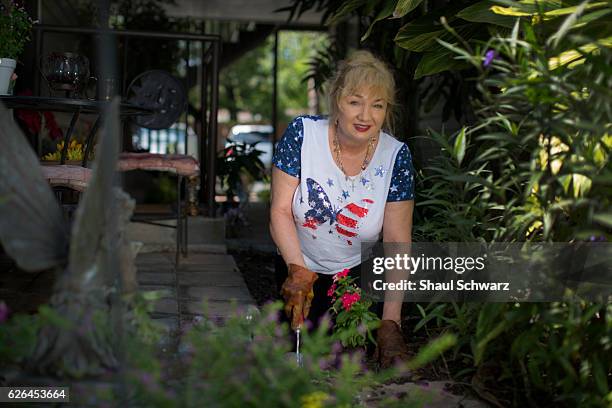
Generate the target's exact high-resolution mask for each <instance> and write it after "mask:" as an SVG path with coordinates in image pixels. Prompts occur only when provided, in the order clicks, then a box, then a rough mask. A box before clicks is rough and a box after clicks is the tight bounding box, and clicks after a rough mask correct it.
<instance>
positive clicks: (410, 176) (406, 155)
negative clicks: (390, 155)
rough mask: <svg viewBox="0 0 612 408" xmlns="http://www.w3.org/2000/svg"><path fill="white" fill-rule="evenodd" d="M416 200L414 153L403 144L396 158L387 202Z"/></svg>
mask: <svg viewBox="0 0 612 408" xmlns="http://www.w3.org/2000/svg"><path fill="white" fill-rule="evenodd" d="M406 200H414V168H413V167H412V155H411V154H410V150H409V149H408V146H407V145H405V144H404V145H403V146H402V148H401V149H400V151H399V152H398V153H397V156H396V158H395V165H394V166H393V173H392V174H391V185H390V186H389V194H388V195H387V202H392V201H406Z"/></svg>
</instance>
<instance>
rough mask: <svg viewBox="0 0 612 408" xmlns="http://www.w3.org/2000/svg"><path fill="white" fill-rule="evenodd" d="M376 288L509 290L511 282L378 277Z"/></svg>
mask: <svg viewBox="0 0 612 408" xmlns="http://www.w3.org/2000/svg"><path fill="white" fill-rule="evenodd" d="M372 287H373V288H374V290H380V291H387V290H397V291H405V290H408V291H455V290H461V291H488V292H493V291H509V290H510V283H509V282H478V281H475V280H473V279H472V280H469V281H468V280H463V279H458V280H457V281H454V280H450V281H448V282H435V281H431V280H429V279H421V280H418V281H411V280H407V279H402V280H400V281H399V282H385V281H384V280H382V279H377V280H375V281H373V282H372Z"/></svg>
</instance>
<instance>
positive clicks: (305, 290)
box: [281, 264, 318, 330]
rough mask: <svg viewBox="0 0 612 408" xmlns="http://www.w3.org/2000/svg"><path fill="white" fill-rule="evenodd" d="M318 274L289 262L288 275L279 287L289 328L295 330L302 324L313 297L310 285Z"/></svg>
mask: <svg viewBox="0 0 612 408" xmlns="http://www.w3.org/2000/svg"><path fill="white" fill-rule="evenodd" d="M317 278H318V276H317V274H316V273H314V272H313V271H311V270H309V269H307V268H304V267H303V266H299V265H296V264H289V276H288V277H287V279H286V280H285V283H283V286H282V287H281V295H282V297H283V299H285V313H286V314H287V317H288V318H289V319H291V328H292V329H293V330H296V329H298V328H300V327H301V326H302V323H304V319H306V318H307V317H308V313H309V312H310V304H311V302H312V298H313V297H314V292H313V290H312V286H313V284H314V282H315V281H316V280H317Z"/></svg>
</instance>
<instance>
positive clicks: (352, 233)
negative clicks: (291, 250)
mask: <svg viewBox="0 0 612 408" xmlns="http://www.w3.org/2000/svg"><path fill="white" fill-rule="evenodd" d="M306 187H307V188H308V206H309V207H310V210H308V211H306V213H305V214H304V218H305V221H304V224H302V226H303V227H306V228H310V229H313V230H316V229H317V228H318V227H319V226H321V225H323V224H325V223H326V222H328V221H329V225H330V226H334V224H335V226H334V229H333V230H330V233H332V232H333V231H334V230H335V232H336V234H337V235H338V236H339V237H341V238H342V239H343V240H344V239H346V242H347V244H348V245H353V242H352V241H351V240H350V238H354V237H356V236H357V235H358V234H357V230H358V229H359V222H360V221H361V220H362V219H363V218H364V217H365V216H366V215H368V206H369V205H371V204H373V203H374V201H372V200H370V199H367V198H364V199H362V200H361V201H359V202H358V203H354V202H351V203H348V204H347V205H345V206H344V207H342V208H336V207H334V206H333V205H332V203H331V201H330V200H329V196H328V195H327V193H326V192H325V190H324V189H323V187H321V185H320V184H319V183H317V182H316V181H315V180H313V179H311V178H308V179H306Z"/></svg>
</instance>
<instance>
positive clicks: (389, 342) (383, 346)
mask: <svg viewBox="0 0 612 408" xmlns="http://www.w3.org/2000/svg"><path fill="white" fill-rule="evenodd" d="M376 344H377V346H376V353H375V358H376V359H377V360H378V364H379V365H380V368H383V369H384V368H389V367H391V366H392V365H393V364H396V363H400V362H403V361H406V360H408V347H406V342H405V341H404V337H403V336H402V332H401V330H400V327H399V325H398V324H397V323H396V322H394V321H393V320H383V321H382V322H380V327H379V328H378V333H377V335H376Z"/></svg>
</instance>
